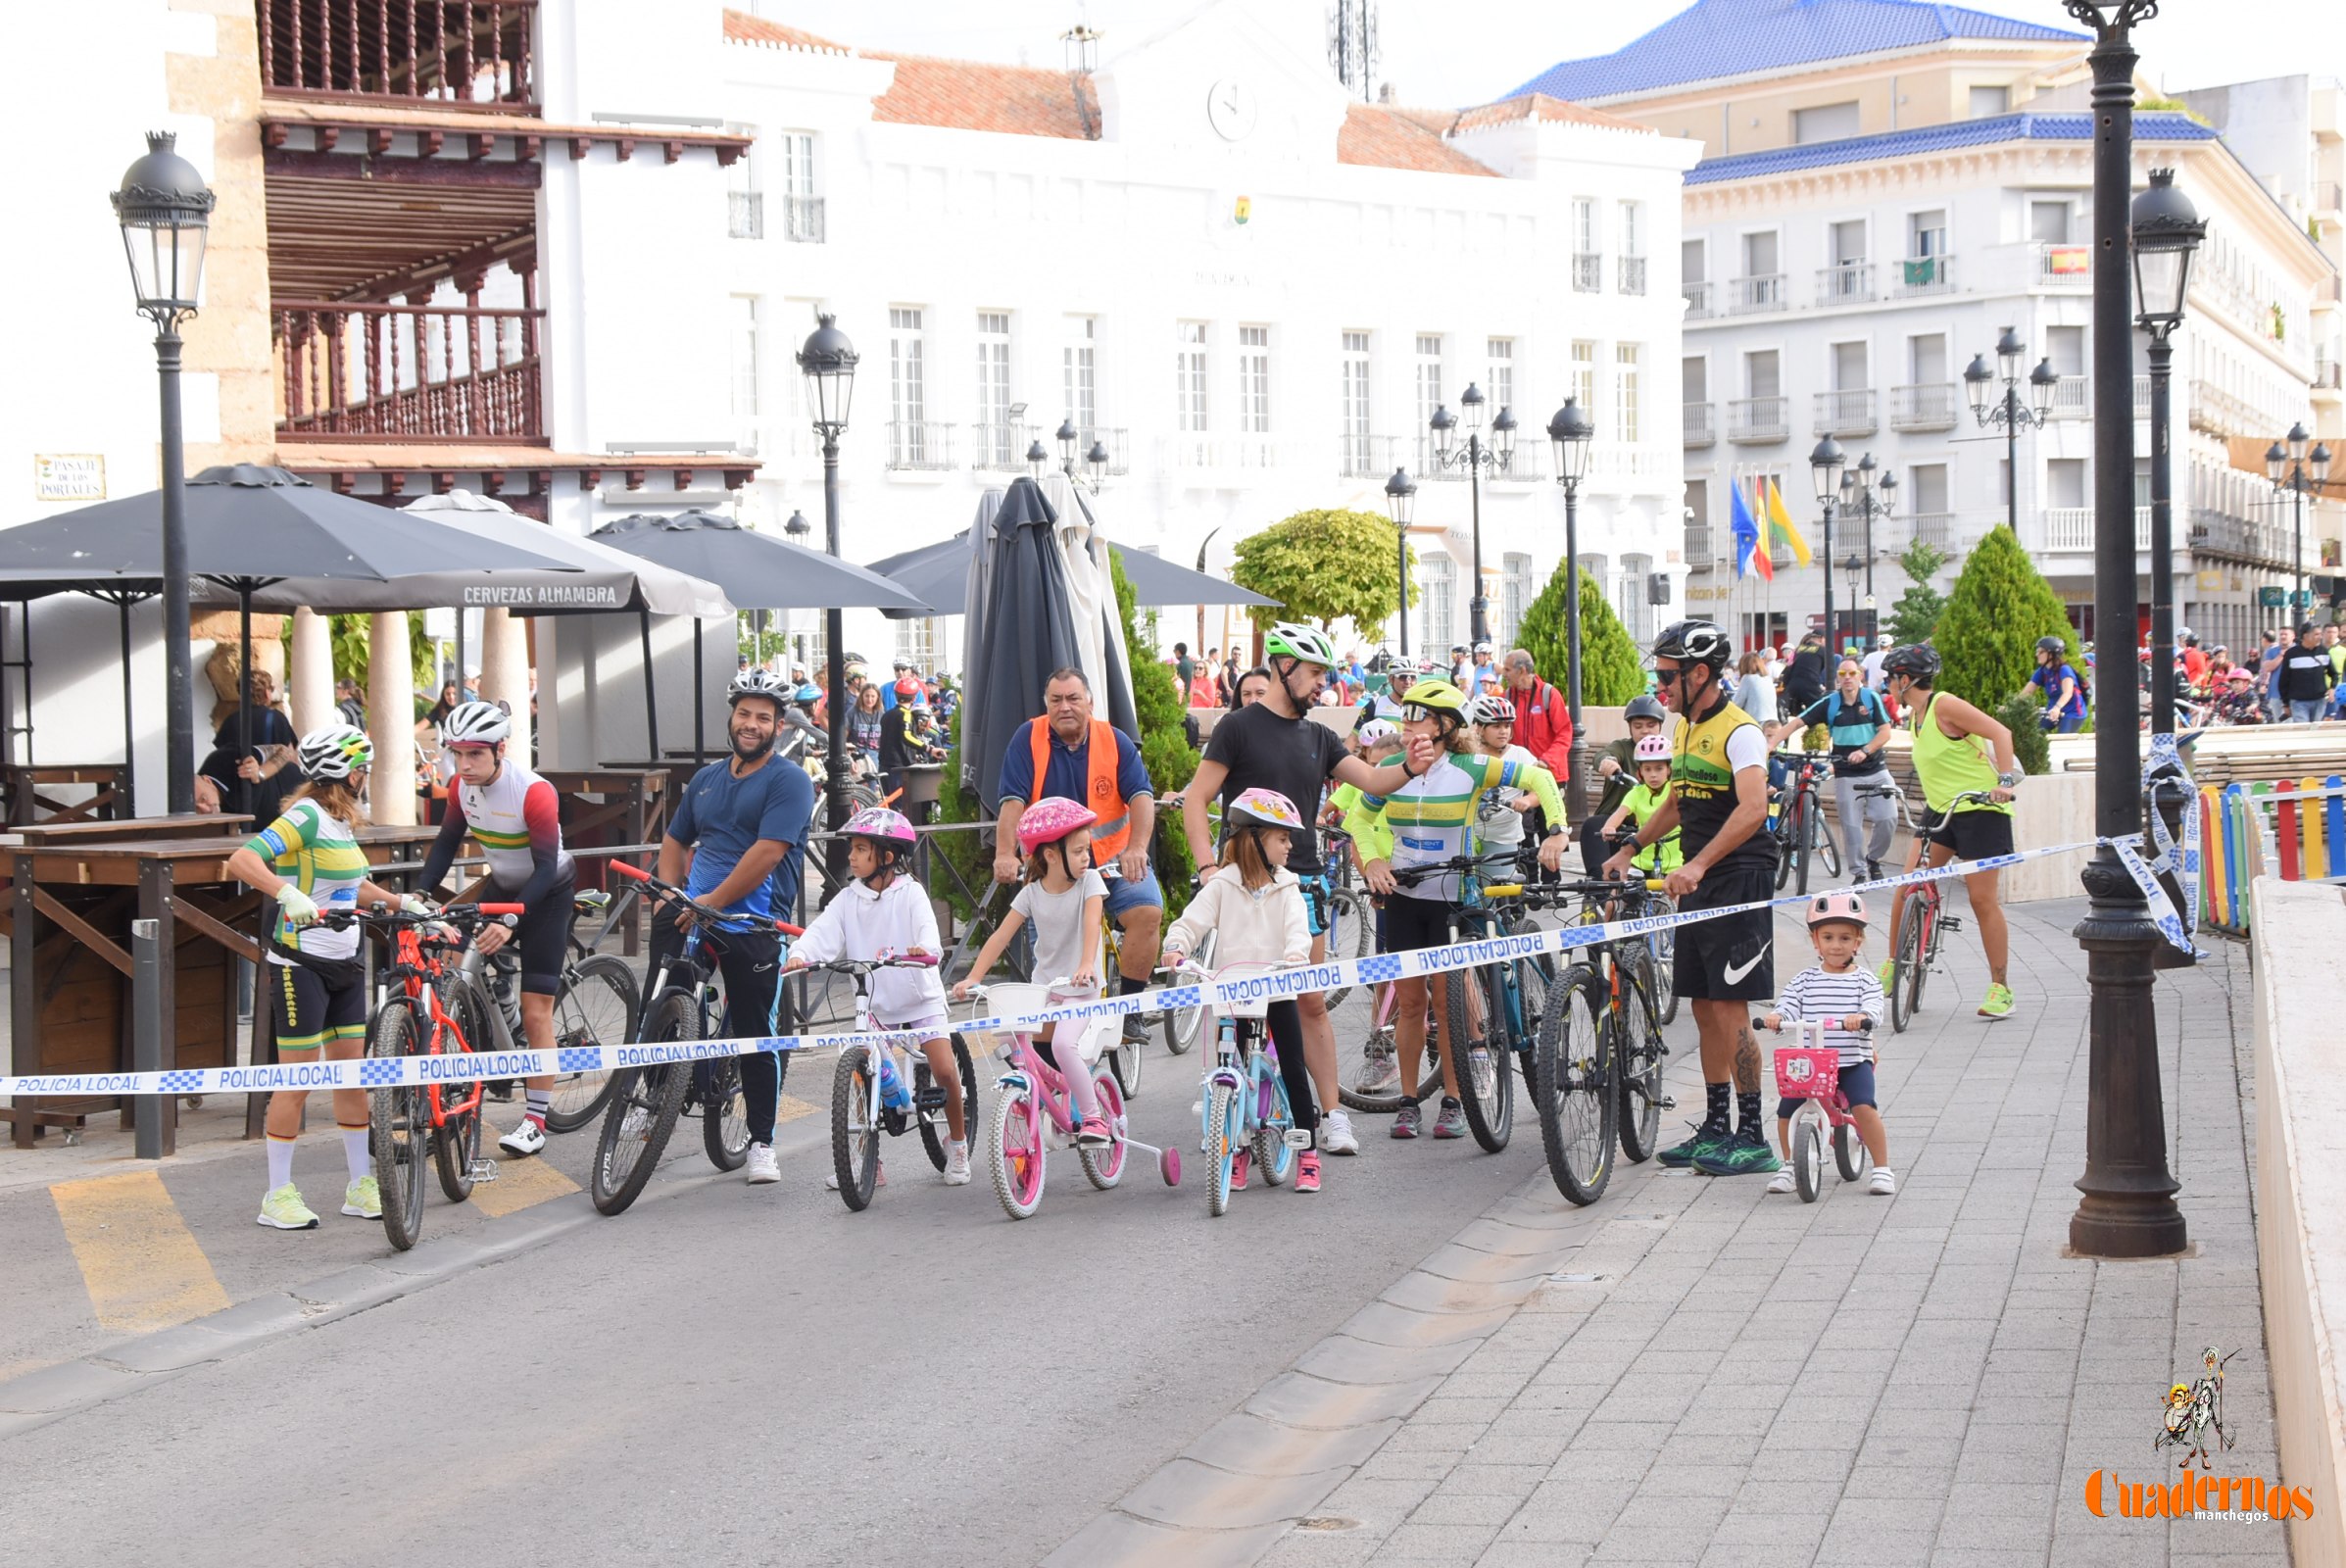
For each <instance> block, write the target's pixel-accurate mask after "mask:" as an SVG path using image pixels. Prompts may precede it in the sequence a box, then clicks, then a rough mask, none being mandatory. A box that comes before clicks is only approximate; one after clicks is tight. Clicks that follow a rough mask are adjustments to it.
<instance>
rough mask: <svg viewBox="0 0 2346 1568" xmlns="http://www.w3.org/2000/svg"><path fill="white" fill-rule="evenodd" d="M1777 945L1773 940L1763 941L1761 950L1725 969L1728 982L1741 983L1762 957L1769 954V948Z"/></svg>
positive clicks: (1730, 983) (1735, 984)
mask: <svg viewBox="0 0 2346 1568" xmlns="http://www.w3.org/2000/svg"><path fill="white" fill-rule="evenodd" d="M1775 945H1776V944H1775V943H1774V942H1773V941H1770V942H1763V943H1761V944H1760V950H1759V952H1757V953H1755V954H1753V955H1752V956H1750V958H1749V959H1747V960H1746V961H1744V962H1742V963H1737V964H1730V965H1729V966H1728V967H1727V969H1726V970H1724V971H1723V972H1724V973H1725V975H1726V977H1727V983H1728V984H1729V985H1731V986H1739V985H1741V984H1742V983H1743V977H1744V976H1745V975H1747V974H1749V973H1750V972H1751V971H1752V970H1754V969H1756V968H1758V967H1759V965H1760V959H1762V958H1764V957H1766V956H1768V950H1769V949H1770V948H1772V947H1774V946H1775Z"/></svg>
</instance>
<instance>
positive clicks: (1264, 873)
mask: <svg viewBox="0 0 2346 1568" xmlns="http://www.w3.org/2000/svg"><path fill="white" fill-rule="evenodd" d="M1222 820H1223V824H1224V826H1225V827H1226V828H1227V829H1228V830H1229V832H1228V836H1227V837H1225V838H1224V839H1223V841H1222V863H1221V866H1220V867H1219V868H1218V869H1216V870H1215V871H1214V872H1213V873H1212V874H1211V875H1209V876H1207V877H1206V878H1205V880H1204V882H1203V883H1202V884H1201V885H1200V886H1199V887H1198V889H1197V897H1196V898H1195V899H1192V900H1191V901H1190V907H1188V908H1186V909H1184V910H1182V911H1181V918H1180V919H1178V920H1176V921H1174V922H1173V924H1172V925H1171V926H1170V927H1169V928H1167V930H1166V932H1165V957H1164V962H1165V967H1166V968H1168V969H1170V968H1173V967H1175V966H1177V965H1178V964H1179V963H1180V962H1181V960H1182V959H1183V958H1184V957H1185V956H1188V955H1189V954H1190V953H1192V952H1194V951H1195V950H1196V949H1197V945H1198V944H1199V943H1201V942H1203V941H1204V940H1205V934H1206V933H1207V932H1208V931H1211V932H1213V933H1215V939H1214V957H1215V959H1216V960H1217V961H1218V962H1219V963H1221V964H1224V965H1229V964H1233V963H1278V964H1295V963H1301V962H1303V961H1304V960H1306V959H1307V958H1309V957H1310V956H1311V922H1310V920H1309V919H1308V918H1307V917H1306V915H1305V913H1304V909H1303V884H1302V883H1301V882H1299V881H1297V880H1296V878H1295V873H1294V872H1293V871H1290V870H1289V869H1287V858H1288V855H1289V853H1290V851H1291V849H1292V848H1293V842H1292V840H1291V839H1290V838H1289V834H1290V833H1291V832H1293V831H1294V830H1295V829H1297V828H1301V827H1303V826H1305V825H1306V824H1305V823H1304V820H1303V815H1302V813H1301V812H1299V811H1297V810H1296V809H1295V802H1293V801H1291V800H1289V799H1288V798H1287V797H1286V796H1284V795H1282V794H1280V793H1279V792H1278V791H1277V790H1261V789H1256V790H1247V791H1246V792H1244V793H1243V794H1241V795H1240V796H1239V798H1238V799H1237V800H1235V801H1232V802H1231V803H1230V806H1229V809H1227V810H1225V811H1224V812H1223V816H1222ZM1279 1076H1280V1078H1281V1079H1282V1080H1284V1081H1285V1082H1286V1084H1287V1103H1288V1108H1289V1109H1290V1110H1292V1111H1293V1112H1294V1113H1295V1125H1296V1126H1297V1127H1299V1128H1301V1129H1302V1130H1303V1131H1304V1132H1306V1133H1309V1134H1310V1135H1311V1139H1312V1143H1311V1147H1310V1148H1309V1149H1306V1150H1305V1151H1303V1152H1302V1154H1301V1155H1299V1156H1298V1157H1297V1159H1296V1161H1295V1191H1296V1192H1298V1193H1316V1192H1318V1191H1319V1190H1320V1149H1319V1127H1320V1111H1319V1103H1318V1102H1317V1101H1315V1100H1313V1099H1312V1098H1311V1074H1310V1072H1309V1071H1308V1070H1306V1068H1305V1066H1304V1063H1303V1057H1302V1054H1301V1053H1297V1054H1295V1059H1294V1060H1293V1061H1290V1060H1289V1059H1288V1058H1287V1057H1286V1056H1281V1057H1280V1058H1279ZM1230 1184H1231V1186H1232V1187H1234V1188H1238V1187H1244V1186H1245V1185H1246V1153H1245V1152H1241V1153H1240V1154H1239V1155H1238V1156H1237V1168H1236V1170H1235V1171H1234V1172H1233V1173H1232V1176H1231V1183H1230Z"/></svg>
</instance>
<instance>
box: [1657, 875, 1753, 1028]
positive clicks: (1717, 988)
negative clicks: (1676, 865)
mask: <svg viewBox="0 0 2346 1568" xmlns="http://www.w3.org/2000/svg"><path fill="white" fill-rule="evenodd" d="M1775 892H1776V878H1775V875H1774V873H1773V871H1771V870H1770V869H1769V868H1768V867H1766V866H1742V867H1732V868H1731V867H1725V866H1722V867H1719V868H1718V869H1715V870H1713V871H1710V872H1709V873H1707V874H1706V875H1705V876H1704V877H1703V879H1702V886H1700V887H1698V888H1696V889H1695V890H1694V892H1693V893H1692V894H1691V895H1690V896H1688V897H1686V898H1684V899H1681V900H1680V901H1679V905H1678V907H1679V912H1680V913H1682V914H1685V913H1691V912H1692V911H1694V910H1696V909H1715V908H1718V907H1722V906H1725V905H1731V904H1749V903H1752V902H1754V901H1756V900H1760V899H1767V898H1771V897H1773V896H1774V895H1775ZM1677 943H1678V956H1677V959H1676V964H1677V967H1676V969H1675V970H1674V971H1673V973H1672V975H1671V982H1670V989H1671V990H1672V991H1673V992H1674V993H1676V994H1677V995H1679V996H1682V997H1685V998H1686V1000H1688V1001H1689V1002H1766V1001H1769V1000H1771V999H1772V998H1774V997H1775V995H1776V954H1775V951H1774V950H1775V943H1776V914H1775V911H1774V910H1772V909H1746V910H1744V911H1743V912H1742V913H1740V914H1724V915H1720V916H1719V917H1717V918H1716V919H1710V920H1696V921H1694V922H1692V923H1691V924H1688V925H1682V926H1680V927H1679V928H1678V932H1677Z"/></svg>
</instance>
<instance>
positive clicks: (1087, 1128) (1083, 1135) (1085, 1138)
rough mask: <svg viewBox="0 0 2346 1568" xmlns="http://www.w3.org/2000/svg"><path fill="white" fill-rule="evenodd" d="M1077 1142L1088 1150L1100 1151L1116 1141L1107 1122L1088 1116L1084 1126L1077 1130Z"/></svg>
mask: <svg viewBox="0 0 2346 1568" xmlns="http://www.w3.org/2000/svg"><path fill="white" fill-rule="evenodd" d="M1075 1141H1076V1142H1077V1143H1079V1144H1082V1145H1083V1146H1084V1147H1086V1148H1088V1149H1100V1148H1104V1147H1106V1146H1107V1145H1109V1144H1112V1143H1114V1142H1115V1141H1116V1135H1115V1134H1114V1133H1112V1132H1110V1131H1109V1130H1108V1124H1107V1122H1106V1121H1105V1120H1104V1119H1103V1118H1101V1117H1099V1116H1086V1117H1085V1118H1084V1124H1083V1125H1082V1126H1081V1127H1078V1128H1077V1129H1076V1130H1075Z"/></svg>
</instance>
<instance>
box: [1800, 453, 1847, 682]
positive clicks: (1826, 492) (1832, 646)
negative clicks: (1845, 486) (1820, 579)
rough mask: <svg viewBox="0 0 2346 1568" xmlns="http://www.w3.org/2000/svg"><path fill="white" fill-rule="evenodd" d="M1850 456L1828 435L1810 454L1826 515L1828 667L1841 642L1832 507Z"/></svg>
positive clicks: (1830, 665)
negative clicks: (1836, 609)
mask: <svg viewBox="0 0 2346 1568" xmlns="http://www.w3.org/2000/svg"><path fill="white" fill-rule="evenodd" d="M1847 463H1848V458H1847V457H1846V456H1845V455H1844V454H1843V453H1842V451H1841V444H1840V443H1839V442H1838V441H1835V440H1834V439H1833V437H1831V436H1827V437H1826V438H1825V439H1824V440H1822V441H1820V442H1818V443H1817V447H1816V450H1815V451H1814V452H1811V453H1810V454H1809V455H1808V467H1809V472H1810V473H1812V474H1814V475H1815V476H1816V481H1817V506H1818V508H1819V509H1820V510H1821V511H1822V512H1823V513H1824V514H1825V557H1824V559H1825V570H1824V573H1823V575H1824V578H1825V664H1826V667H1827V668H1828V669H1831V668H1832V667H1833V662H1834V661H1836V660H1837V659H1839V658H1840V653H1841V649H1840V644H1839V643H1838V642H1836V641H1834V635H1833V507H1834V505H1835V504H1836V503H1838V502H1839V501H1840V499H1841V472H1842V469H1843V468H1844V466H1846V465H1847Z"/></svg>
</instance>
